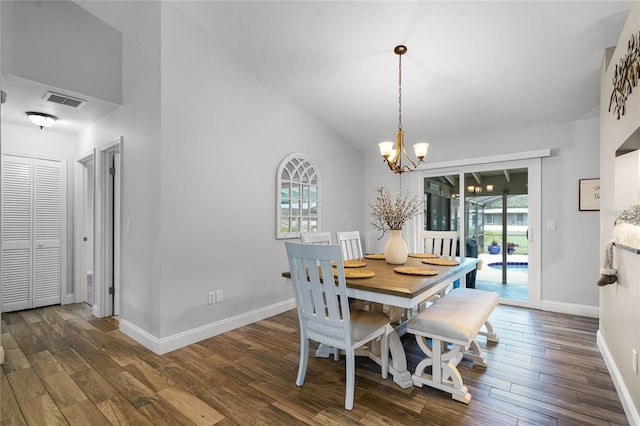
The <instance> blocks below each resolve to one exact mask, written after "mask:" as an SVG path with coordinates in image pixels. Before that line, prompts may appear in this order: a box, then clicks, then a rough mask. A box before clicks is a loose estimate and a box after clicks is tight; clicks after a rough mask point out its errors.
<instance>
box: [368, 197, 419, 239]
mask: <svg viewBox="0 0 640 426" xmlns="http://www.w3.org/2000/svg"><path fill="white" fill-rule="evenodd" d="M369 207H371V209H372V211H371V216H372V217H373V218H374V219H375V221H374V222H371V225H373V227H374V228H375V229H377V230H379V231H382V235H381V236H380V238H382V236H384V234H385V233H386V232H387V231H390V230H400V229H402V226H403V225H404V223H405V222H406V221H407V220H409V219H411V218H412V217H414V216H416V215H417V214H418V213H420V210H421V209H422V202H421V201H420V200H419V199H418V197H409V193H408V192H403V193H400V192H398V193H396V197H395V201H394V202H392V200H391V193H390V192H389V190H388V189H386V188H385V187H384V186H381V187H380V188H378V189H376V199H375V201H374V202H373V203H371V202H369Z"/></svg>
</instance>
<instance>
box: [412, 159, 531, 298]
mask: <svg viewBox="0 0 640 426" xmlns="http://www.w3.org/2000/svg"><path fill="white" fill-rule="evenodd" d="M422 186H423V192H424V201H425V203H424V206H425V207H424V215H423V218H422V219H423V226H422V229H424V230H434V231H449V230H452V231H457V232H458V236H459V238H460V241H464V244H459V246H460V251H461V254H462V253H464V254H465V255H466V256H469V257H477V258H478V259H479V264H478V265H479V266H478V270H477V273H476V275H475V277H473V278H472V279H471V280H469V279H468V280H467V281H468V282H467V286H468V287H474V288H478V289H483V290H488V291H494V292H496V293H497V294H499V295H500V297H501V300H502V302H503V303H508V304H514V305H520V306H530V307H538V305H539V301H540V294H539V293H540V291H539V288H540V284H539V264H540V259H539V257H540V256H539V249H538V248H537V247H536V241H535V239H534V234H535V235H537V233H539V230H538V229H537V227H536V226H534V225H535V224H536V223H539V221H540V219H539V217H540V213H539V212H540V203H539V200H540V160H539V159H532V160H521V161H509V162H496V163H491V164H482V165H480V164H478V165H473V166H468V167H458V168H456V169H449V170H447V169H440V170H437V169H436V170H430V171H428V172H424V176H423V182H422ZM530 192H532V193H533V195H532V194H530ZM534 230H535V232H534Z"/></svg>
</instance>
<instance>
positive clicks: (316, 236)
mask: <svg viewBox="0 0 640 426" xmlns="http://www.w3.org/2000/svg"><path fill="white" fill-rule="evenodd" d="M300 241H301V242H302V244H331V233H330V232H302V233H301V234H300Z"/></svg>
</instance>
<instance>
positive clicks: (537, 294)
mask: <svg viewBox="0 0 640 426" xmlns="http://www.w3.org/2000/svg"><path fill="white" fill-rule="evenodd" d="M550 155H551V150H549V149H544V150H538V151H528V152H522V153H514V154H503V155H498V156H492V157H480V158H474V159H467V160H456V161H448V162H442V163H431V164H429V165H428V167H429V168H428V169H426V167H424V166H423V167H420V168H418V169H416V170H415V171H414V172H412V173H405V174H403V175H401V185H402V186H403V188H404V189H408V190H409V191H410V192H412V193H414V194H424V178H426V177H435V176H441V175H447V174H448V175H451V174H458V175H459V176H460V180H459V181H460V188H459V189H460V194H461V197H460V214H461V215H464V205H465V201H466V200H465V197H464V193H465V191H464V190H465V188H464V174H465V173H470V172H474V171H476V172H478V171H483V170H495V169H514V168H523V167H526V168H527V169H528V188H529V206H530V207H529V224H528V229H529V282H528V292H529V294H528V300H527V301H526V302H524V301H519V300H511V299H509V300H505V301H504V302H506V303H505V304H509V305H514V306H522V307H528V308H534V309H540V299H541V293H542V291H541V282H540V279H541V276H542V274H541V259H542V255H541V253H542V251H541V237H542V230H541V223H542V158H543V157H549V156H550ZM532 206H533V208H532ZM410 222H411V223H408V224H407V226H406V228H407V229H408V230H409V233H408V235H407V237H408V238H407V240H408V241H407V243H408V244H409V245H410V246H411V245H412V243H413V244H415V243H414V242H413V241H411V238H412V237H411V235H412V234H415V235H418V232H419V230H421V229H422V228H423V226H424V217H423V214H420V215H418V216H416V217H415V218H413V219H412V220H411V221H410ZM464 222H465V221H464V220H461V221H460V235H461V239H462V238H466V234H467V229H466V225H467V224H466V223H464ZM464 246H465V245H464V244H460V255H461V256H464ZM414 248H415V247H414ZM502 302H503V301H501V303H502Z"/></svg>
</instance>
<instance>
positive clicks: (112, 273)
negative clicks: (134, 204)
mask: <svg viewBox="0 0 640 426" xmlns="http://www.w3.org/2000/svg"><path fill="white" fill-rule="evenodd" d="M122 145H123V138H122V136H120V137H118V138H116V139H115V140H114V141H112V142H111V143H109V144H107V145H105V146H104V147H101V148H100V149H98V150H96V161H95V162H94V165H95V167H94V169H95V185H96V188H95V189H96V192H95V206H94V215H95V222H94V233H95V235H94V237H95V238H94V252H93V253H94V264H93V267H94V269H93V274H94V275H93V276H94V291H95V304H94V312H93V315H94V316H96V317H98V318H102V317H107V316H111V315H112V313H113V310H114V305H115V306H117V307H119V305H120V304H119V301H120V299H119V298H120V297H121V295H120V293H121V291H118V292H116V293H115V294H114V295H113V297H110V294H109V283H110V282H111V281H112V280H113V282H114V288H117V289H118V290H119V289H120V288H121V286H120V282H121V277H120V235H121V233H120V217H121V211H120V206H121V202H120V197H121V189H122V188H121V179H115V180H114V187H113V188H112V187H111V186H110V178H109V166H110V164H109V161H110V159H111V158H112V156H114V155H117V156H119V157H120V161H119V163H120V164H122ZM112 191H113V197H112V196H111V195H112ZM116 209H117V210H116ZM112 236H113V237H112ZM115 299H117V300H118V303H114V300H115Z"/></svg>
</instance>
